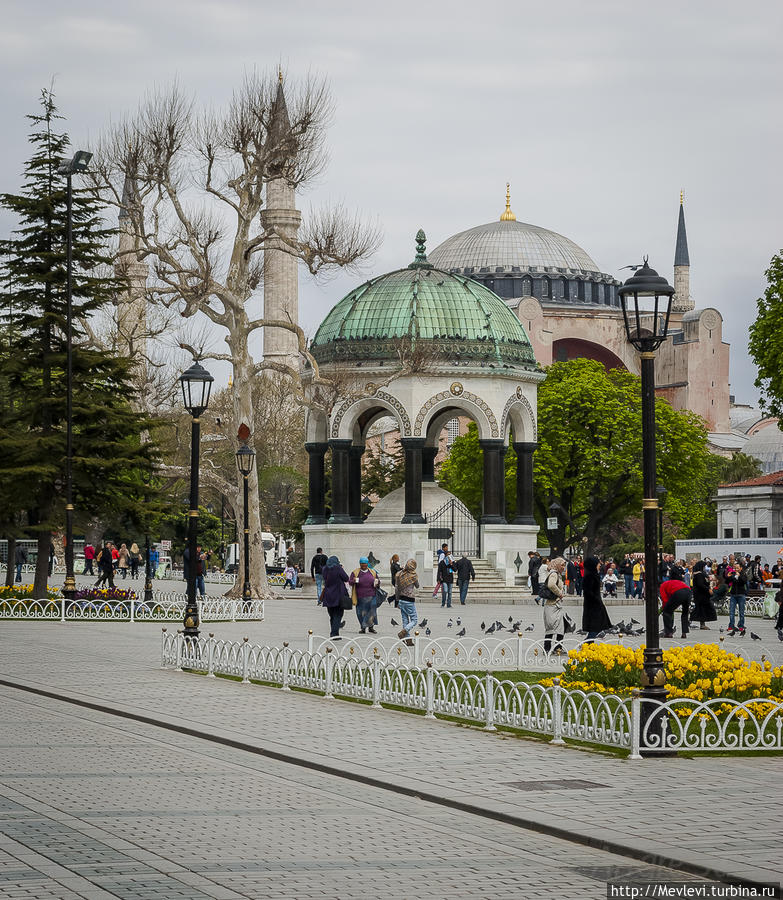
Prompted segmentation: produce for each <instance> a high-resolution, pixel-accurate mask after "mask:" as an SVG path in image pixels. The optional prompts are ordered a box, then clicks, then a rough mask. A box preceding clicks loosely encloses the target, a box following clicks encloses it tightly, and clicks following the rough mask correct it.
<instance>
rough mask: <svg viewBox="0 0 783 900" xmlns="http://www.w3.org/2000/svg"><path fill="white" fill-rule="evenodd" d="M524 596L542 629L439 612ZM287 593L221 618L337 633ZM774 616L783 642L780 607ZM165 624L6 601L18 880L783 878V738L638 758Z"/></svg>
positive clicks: (80, 890) (176, 892) (377, 890)
mask: <svg viewBox="0 0 783 900" xmlns="http://www.w3.org/2000/svg"><path fill="white" fill-rule="evenodd" d="M574 608H576V604H574ZM517 610H519V611H520V616H521V615H522V613H524V616H523V621H524V622H525V623H528V620H529V622H531V623H532V622H535V623H536V629H537V630H538V631H540V628H541V626H540V616H541V613H540V610H539V609H538V607H536V606H535V605H530V606H522V607H512V608H509V607H508V606H503V607H500V606H498V607H492V606H477V607H470V606H467V607H465V608H462V609H452V610H451V611H449V610H440V608H439V607H435V606H433V605H427V606H426V607H425V608H424V609H423V611H422V614H423V615H425V616H427V617H428V618H429V619H430V620H431V622H432V623H434V626H435V633H436V634H440V633H441V632H443V633H445V634H448V633H449V631H450V630H448V629H446V621H447V620H448V617H449V616H451V617H452V618H455V617H456V615H460V616H461V617H462V619H463V623H465V624H466V625H467V627H468V635H470V634H471V633H472V632H473V630H474V629H475V633H476V635H478V634H480V628H479V625H480V622H481V621H482V620H485V621H489V620H490V619H491V617H494V616H497V617H498V618H501V617H503V616H505V618H507V616H508V614H509V612H510V611H513V613H514V615H515V616H517ZM617 612H620V611H619V610H617ZM266 614H267V615H266V620H265V621H264V622H258V623H245V624H242V623H236V624H232V623H225V624H224V623H215V624H210V625H208V626H206V627H205V629H204V631H205V632H207V631H213V632H214V633H215V634H216V636H217V637H226V638H231V639H234V640H237V639H240V638H241V637H243V636H245V635H247V636H248V637H249V638H250V640H251V641H253V642H256V643H275V644H277V643H280V642H281V641H282V640H289V641H290V642H291V643H292V645H298V646H303V645H304V643H305V641H306V635H307V631H308V629H309V628H313V629H314V630H315V631H320V633H322V634H323V633H325V628H324V627H323V626H325V625H326V613H325V612H324V611H323V610H321V609H319V608H316V607H315V606H314V602H313V601H312V600H308V599H305V598H299V597H291V596H290V595H289V596H286V597H285V599H282V598H281V599H275V600H272V601H270V602H269V603H268V604H267V610H266ZM394 614H395V611H394V610H392V609H391V608H388V609H387V610H385V611H384V613H383V618H382V624H381V628H380V630H381V633H383V634H390V633H392V626H391V624H390V622H389V619H390V617H391V616H392V615H394ZM501 614H503V615H501ZM620 614H621V615H622V617H627V616H628V615H629V614H630V615H635V617H636V618H637V619H641V608H638V609H636V608H634V607H623V608H622V611H621V613H620ZM351 616H352V614H348V615H347V616H346V618H347V628H346V634H348V635H351V634H353V633H354V632H355V631H356V630H357V628H356V622H355V617H354V618H352V617H351ZM722 623H723V620H721V621H720V622H719V623H717V624H718V625H720V624H722ZM169 627H171V626H169ZM752 627H754V630H756V628H758V631H759V633H760V634H762V636H763V638H764V643H765V644H770V646H771V645H772V642H773V640H774V641H775V642H777V637H776V635H775V633H774V629H773V628H772V623H771V622H764V621H762V620H758V621H757V622H756V623H754V624H753V626H752ZM160 629H161V626H160V624H138V623H137V624H134V625H131V624H129V623H67V624H65V625H61V624H58V623H42V622H40V623H33V622H2V623H0V680H2V682H4V686H2V687H0V707H1V708H2V711H1V712H0V715H2V723H3V725H2V737H0V745H2V758H3V767H2V776H0V805H2V809H3V812H2V821H3V823H4V824H3V827H2V829H0V831H2V841H3V844H2V846H1V847H0V897H3V898H5V897H9V898H10V897H31V898H39V897H40V898H49V897H52V898H55V897H56V898H60V897H62V898H71V897H84V898H99V897H122V898H128V900H135V898H144V897H167V898H168V897H171V898H180V897H181V898H205V897H215V898H232V897H253V898H261V897H270V898H275V897H292V898H293V897H297V898H299V897H302V898H310V897H321V898H324V897H325V898H338V897H339V898H343V897H349V898H350V897H359V896H361V897H365V896H367V895H368V894H370V895H377V896H378V897H395V898H408V897H428V898H440V897H444V898H445V897H449V898H451V897H488V898H495V897H506V896H509V897H517V896H519V897H568V898H571V897H573V898H576V897H596V898H597V897H605V896H606V881H607V879H609V878H613V877H619V878H626V879H628V880H645V879H647V880H651V879H663V880H672V881H677V880H689V879H690V880H693V879H694V878H695V877H696V875H697V874H698V873H699V872H705V871H706V872H710V873H713V874H716V875H718V876H720V877H723V878H726V879H728V878H742V879H746V880H754V881H763V882H770V881H775V882H777V881H779V880H780V877H781V868H782V866H781V863H780V859H779V852H778V845H779V835H778V830H779V819H780V790H779V784H780V777H781V772H782V771H783V763H781V759H780V757H779V756H778V757H773V756H763V755H761V756H751V755H746V756H741V757H729V756H716V757H698V758H688V757H682V756H681V757H679V758H677V759H672V760H667V761H661V760H658V761H656V760H646V761H642V762H638V761H637V762H634V761H630V760H626V759H620V758H617V757H616V756H612V755H609V754H608V753H607V754H604V753H599V752H586V751H580V750H576V749H573V748H570V747H556V746H553V745H551V744H549V743H547V742H546V741H538V740H526V739H519V738H516V737H511V736H509V735H507V734H505V735H504V734H499V733H495V734H488V733H485V732H483V731H481V730H480V729H477V728H471V727H464V726H463V727H461V726H458V725H455V724H453V723H448V722H440V721H434V722H433V721H428V720H424V719H423V718H421V717H419V716H415V715H410V714H406V713H398V712H394V711H389V710H385V711H377V710H372V709H370V708H368V707H366V706H361V705H358V704H355V703H348V702H343V701H339V700H338V701H326V700H324V699H322V698H321V697H318V696H314V695H310V694H304V693H301V692H283V691H280V690H278V689H275V688H264V687H260V686H256V685H241V684H238V683H236V682H231V681H227V680H225V679H209V678H205V677H200V676H195V675H187V674H183V673H177V672H174V671H169V670H166V671H164V670H161V669H160V668H159V665H160V635H161V630H160ZM697 634H699V633H697ZM707 635H709V636H712V637H718V635H719V632H718V631H717V630H715V631H714V632H701V633H700V634H699V637H701V638H703V637H705V636H707ZM729 640H733V641H739V638H735V639H727V641H726V645H727V646H728V645H729ZM745 640H746V641H747V640H748V638H746V639H745ZM781 646H783V645H781ZM728 648H729V649H730V646H728ZM9 684H15V685H18V686H20V687H21V686H24V687H27V688H33V689H38V690H40V691H44V692H49V693H51V694H54V695H55V698H51V697H47V696H42V695H40V694H35V693H30V692H29V691H23V690H19V689H18V688H15V687H10V686H9ZM57 698H60V699H57ZM66 698H70V699H71V700H75V701H81V702H82V703H93V704H100V705H103V706H105V707H107V710H112V711H114V712H115V713H120V714H121V715H117V714H112V713H111V712H108V711H98V710H95V709H90V708H86V707H85V706H83V705H77V704H74V703H65V702H63V699H66ZM122 714H125V716H127V715H137V716H144V717H147V718H149V719H152V720H154V721H156V722H159V723H160V724H161V725H165V726H167V727H166V729H165V730H164V729H163V728H159V727H156V726H155V725H154V724H142V723H140V722H138V721H134V720H132V719H128V718H127V717H123V715H122ZM177 728H189V729H192V730H193V731H195V732H197V734H198V735H199V736H193V735H186V734H183V733H181V732H178V731H177V730H176V729H177ZM229 741H237V742H239V743H241V744H243V745H246V746H247V748H248V749H237V748H235V747H231V746H227V743H226V742H229ZM251 749H255V750H257V751H260V752H251ZM265 752H266V753H267V754H271V756H270V755H263V754H264V753H265ZM318 766H327V767H330V768H337V769H339V770H340V771H342V772H344V773H345V775H346V776H347V777H339V776H336V775H334V774H328V773H325V772H323V771H318V769H317V768H314V767H318ZM367 779H369V780H371V781H372V783H371V784H368V783H366V780H367ZM399 786H402V787H404V788H406V789H411V788H412V789H414V790H417V791H420V792H421V793H422V794H424V795H426V798H424V799H423V798H421V797H411V796H404V795H402V794H400V793H399V792H398V788H399ZM556 835H557V836H556ZM656 865H658V866H660V867H662V868H663V869H666V871H661V869H660V868H656ZM683 869H684V870H685V872H683Z"/></svg>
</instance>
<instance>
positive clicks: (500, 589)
mask: <svg viewBox="0 0 783 900" xmlns="http://www.w3.org/2000/svg"><path fill="white" fill-rule="evenodd" d="M471 562H472V563H473V568H474V569H475V570H476V580H475V581H471V583H470V588H469V589H468V598H467V602H468V603H474V604H475V603H509V604H521V603H525V604H533V598H532V597H531V596H530V592H529V591H528V590H527V589H526V588H523V587H521V586H520V585H516V586H514V587H508V586H507V585H506V584H505V581H504V579H503V578H501V576H500V575H499V574H498V573H497V572H496V571H495V570H494V569H493V568H492V567H491V566H490V564H489V563H488V562H487V561H486V560H485V559H473V560H471ZM416 602H417V603H440V602H441V596H440V591H438V594H437V596H436V597H433V596H432V589H431V588H430V589H424V590H420V591H418V592H417V594H416ZM451 602H452V605H455V604H456V605H457V606H459V590H458V588H457V582H456V578H455V580H454V588H453V594H452V600H451Z"/></svg>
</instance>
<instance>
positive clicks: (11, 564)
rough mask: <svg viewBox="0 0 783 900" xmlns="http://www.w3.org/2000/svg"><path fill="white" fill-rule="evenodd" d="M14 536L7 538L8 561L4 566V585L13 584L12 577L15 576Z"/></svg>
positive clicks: (10, 585)
mask: <svg viewBox="0 0 783 900" xmlns="http://www.w3.org/2000/svg"><path fill="white" fill-rule="evenodd" d="M15 558H16V538H15V537H10V538H8V562H7V564H6V567H5V586H6V587H13V586H14V577H15V576H16V559H15Z"/></svg>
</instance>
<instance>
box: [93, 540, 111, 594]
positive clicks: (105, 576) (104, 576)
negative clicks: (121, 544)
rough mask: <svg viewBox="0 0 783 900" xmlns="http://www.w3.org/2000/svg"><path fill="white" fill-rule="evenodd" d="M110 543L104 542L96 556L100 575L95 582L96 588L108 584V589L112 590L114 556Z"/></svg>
mask: <svg viewBox="0 0 783 900" xmlns="http://www.w3.org/2000/svg"><path fill="white" fill-rule="evenodd" d="M112 550H113V546H112V542H111V541H106V543H105V544H104V546H103V549H102V550H101V552H100V555H99V556H98V571H99V572H100V573H101V574H100V576H99V577H98V580H97V581H96V582H95V586H96V587H103V585H104V584H106V582H107V581H108V582H109V587H110V588H112V589H113V588H114V556H113V555H112Z"/></svg>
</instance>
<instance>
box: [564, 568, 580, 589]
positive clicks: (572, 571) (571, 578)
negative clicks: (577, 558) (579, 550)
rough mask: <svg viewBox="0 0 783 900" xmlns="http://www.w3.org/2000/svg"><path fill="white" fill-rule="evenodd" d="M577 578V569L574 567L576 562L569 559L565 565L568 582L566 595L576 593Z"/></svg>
mask: <svg viewBox="0 0 783 900" xmlns="http://www.w3.org/2000/svg"><path fill="white" fill-rule="evenodd" d="M578 578H579V569H578V568H577V567H576V562H574V560H573V559H569V560H568V562H567V563H566V581H567V582H568V593H569V594H572V595H573V594H574V592H575V591H576V582H577V579H578Z"/></svg>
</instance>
